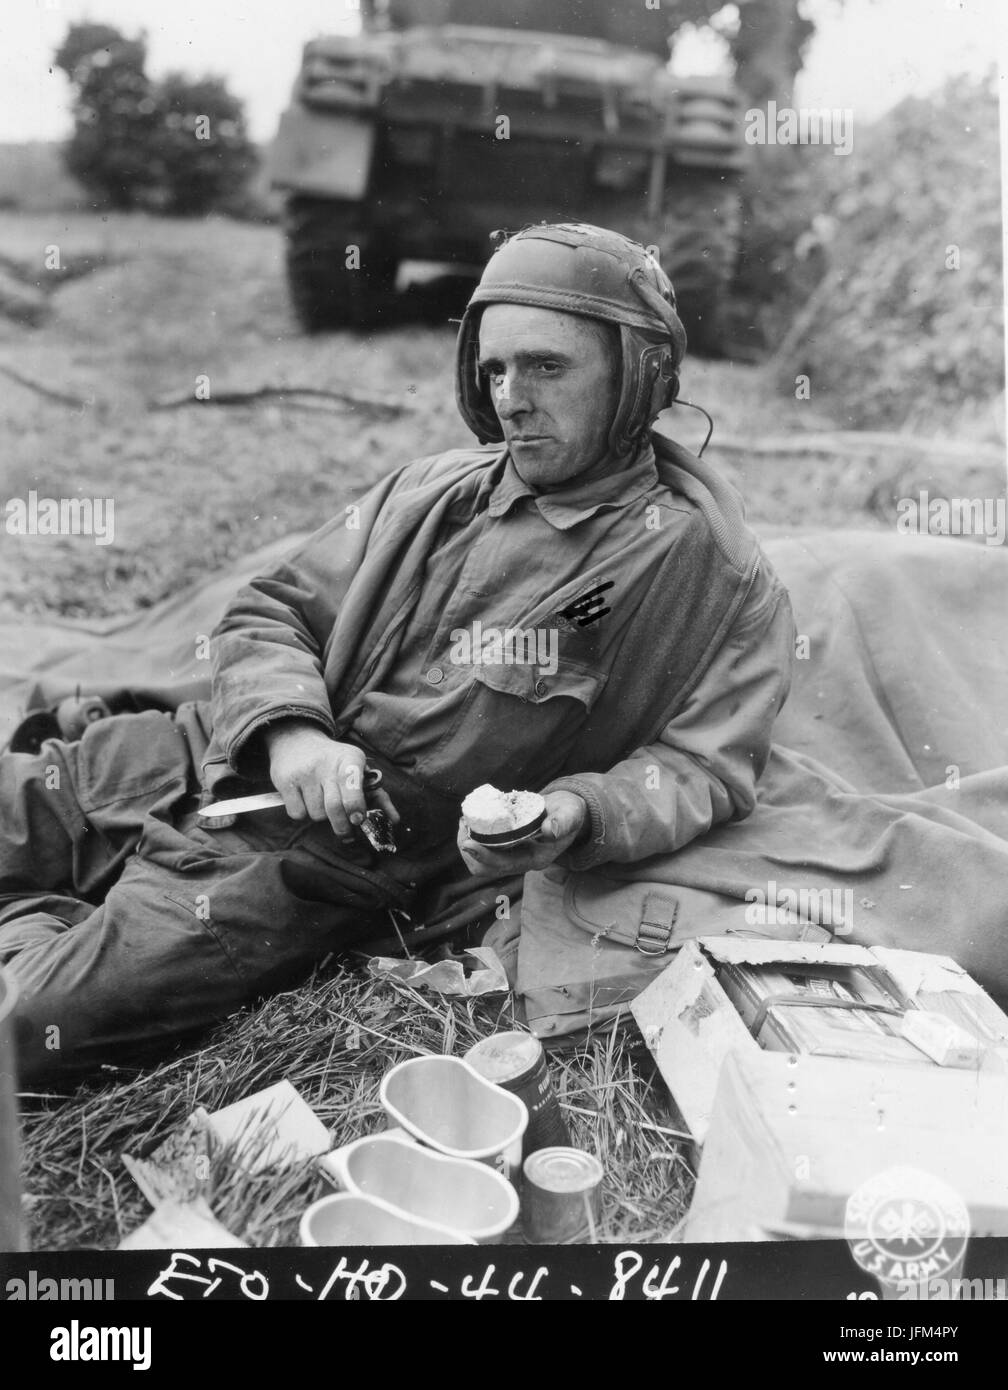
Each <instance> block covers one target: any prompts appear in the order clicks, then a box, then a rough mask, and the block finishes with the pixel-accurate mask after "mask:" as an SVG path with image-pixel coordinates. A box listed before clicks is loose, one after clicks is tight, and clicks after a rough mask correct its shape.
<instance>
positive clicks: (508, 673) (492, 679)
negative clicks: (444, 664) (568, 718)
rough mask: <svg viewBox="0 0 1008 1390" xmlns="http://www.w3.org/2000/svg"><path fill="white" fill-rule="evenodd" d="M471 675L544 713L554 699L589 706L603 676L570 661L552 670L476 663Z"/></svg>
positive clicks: (601, 685) (590, 707) (588, 708)
mask: <svg viewBox="0 0 1008 1390" xmlns="http://www.w3.org/2000/svg"><path fill="white" fill-rule="evenodd" d="M473 675H474V676H475V678H476V679H477V680H478V681H479V682H480V683H481V684H482V685H484V686H486V687H487V688H488V689H490V690H494V691H497V692H498V693H499V694H501V695H511V696H513V697H514V698H515V699H517V700H522V701H524V702H525V703H526V704H528V705H537V706H544V707H545V708H544V713H552V712H553V710H552V709H551V708H550V702H551V701H557V700H576V701H578V702H579V703H580V704H581V705H582V706H583V707H584V709H585V710H586V711H587V710H590V709H592V708H593V706H594V704H595V701H596V700H597V699H598V697H599V695H600V694H601V692H602V688H603V686H604V685H605V676H604V675H602V674H601V673H600V672H598V671H594V670H592V669H591V668H590V667H588V666H582V665H580V664H578V663H576V662H571V661H561V663H560V665H559V666H558V667H557V669H556V670H555V671H552V672H551V671H549V670H542V669H541V668H540V667H538V666H527V665H513V666H512V665H480V666H476V667H475V668H474V670H473ZM553 708H557V707H556V706H554V707H553Z"/></svg>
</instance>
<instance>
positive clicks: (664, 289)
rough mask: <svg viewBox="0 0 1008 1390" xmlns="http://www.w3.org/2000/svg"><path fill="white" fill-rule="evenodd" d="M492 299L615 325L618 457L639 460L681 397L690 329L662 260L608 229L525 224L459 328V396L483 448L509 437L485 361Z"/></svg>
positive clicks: (612, 430) (502, 248) (612, 443)
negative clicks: (655, 426) (482, 343)
mask: <svg viewBox="0 0 1008 1390" xmlns="http://www.w3.org/2000/svg"><path fill="white" fill-rule="evenodd" d="M496 235H497V236H500V235H501V234H500V233H498V234H496ZM487 304H528V305H530V306H531V307H533V308H537V309H554V310H558V311H559V312H560V313H564V314H580V315H582V316H583V317H585V318H590V319H596V320H600V321H601V322H603V323H609V324H614V325H615V326H616V328H617V329H618V331H619V337H620V345H621V350H622V362H623V381H622V389H621V391H620V395H619V400H618V402H617V405H616V411H615V414H614V416H613V420H612V423H611V425H610V427H609V449H608V452H609V455H610V457H612V458H613V459H625V458H631V457H633V455H634V454H636V453H637V451H638V450H639V448H640V447H641V444H642V443H643V442H645V440H646V438H647V432H648V430H649V427H650V426H651V424H652V423H653V421H654V420H655V419H656V417H657V416H658V414H659V413H660V412H661V411H662V410H664V409H665V408H666V407H667V406H669V405H671V404H672V402H673V401H674V400H675V398H676V396H677V395H678V394H679V367H680V364H681V362H682V360H683V357H684V355H685V353H686V332H685V329H684V328H683V326H682V323H681V322H680V320H679V315H678V313H677V312H676V298H675V291H674V290H673V288H672V282H671V281H670V280H669V278H668V276H667V275H666V274H665V272H664V271H663V270H662V268H661V266H660V265H659V264H658V263H657V261H655V260H654V259H653V257H651V256H649V255H648V253H647V251H645V249H644V247H643V246H641V245H639V244H638V243H637V242H635V241H631V240H630V239H629V237H625V236H622V235H621V234H620V233H619V232H611V231H607V230H606V229H605V228H603V227H593V226H590V225H588V224H586V223H571V222H562V223H555V224H546V223H543V224H541V225H538V226H531V227H525V228H523V229H522V231H520V232H516V233H515V234H514V235H513V236H511V237H508V238H507V239H506V240H505V241H503V243H502V244H501V245H499V247H498V249H497V250H496V251H495V252H494V254H493V255H492V256H491V257H490V260H489V261H488V262H487V266H486V269H485V270H484V272H483V277H482V279H481V280H480V283H479V285H478V286H477V287H476V290H475V291H474V293H473V295H472V298H471V299H470V300H469V304H468V306H467V308H466V311H465V314H464V315H463V317H462V323H461V327H460V328H459V334H458V340H457V344H456V350H455V399H456V402H457V403H458V408H459V411H460V413H461V415H462V418H463V419H464V420H465V422H466V424H467V425H468V426H469V428H470V429H471V430H472V431H473V433H474V434H475V435H476V437H477V438H478V439H479V441H480V443H481V444H486V443H490V442H493V443H498V442H500V441H502V440H503V438H504V434H503V431H502V429H501V426H500V421H499V420H498V419H497V414H496V412H495V410H494V408H493V403H492V400H491V397H490V389H489V383H488V382H487V380H486V378H485V377H484V376H483V375H482V373H481V372H480V370H479V365H478V358H479V323H480V318H481V316H482V313H483V309H484V307H485V306H486V305H487Z"/></svg>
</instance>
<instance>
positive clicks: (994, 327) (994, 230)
mask: <svg viewBox="0 0 1008 1390" xmlns="http://www.w3.org/2000/svg"><path fill="white" fill-rule="evenodd" d="M757 153H758V158H757V159H755V160H754V161H753V166H752V168H751V170H750V173H749V175H748V178H747V189H746V195H745V197H746V224H745V233H744V236H745V243H744V246H743V250H742V256H741V260H740V265H739V272H738V277H737V281H736V287H735V288H736V291H737V295H738V299H739V304H740V305H741V306H742V311H743V312H744V313H745V314H746V315H747V316H748V318H749V319H750V320H751V321H755V322H756V323H757V324H758V326H759V330H760V333H761V336H762V339H763V342H764V343H765V345H766V347H767V348H768V349H769V350H770V351H771V352H773V351H774V349H775V348H776V347H778V346H779V344H780V343H781V341H782V339H783V340H786V350H785V352H784V353H783V354H782V356H781V359H780V362H779V367H780V378H781V380H780V384H781V386H782V388H783V387H784V386H786V385H787V386H789V387H790V388H791V389H793V385H794V377H795V375H796V374H797V373H800V372H804V373H807V374H808V375H809V376H810V377H811V379H812V382H813V389H815V383H816V382H818V383H820V386H821V388H822V389H823V390H825V391H828V392H829V393H830V394H832V395H834V396H835V397H836V398H837V403H840V400H841V399H842V406H843V414H844V417H845V419H846V420H847V421H848V422H849V423H851V424H854V425H856V426H859V427H868V428H872V427H895V428H900V427H903V426H906V427H917V428H924V427H926V425H927V424H928V423H929V422H930V421H932V420H934V419H935V418H937V416H938V415H940V414H941V413H942V412H946V413H947V412H948V411H949V410H950V409H951V410H953V411H954V412H955V413H956V415H960V414H965V413H968V412H969V411H970V410H972V409H979V408H981V407H983V406H984V405H986V404H988V403H989V402H990V401H991V400H992V399H994V398H996V397H997V396H998V394H999V393H1000V392H1001V391H1002V390H1003V388H1004V346H1003V326H1002V325H1003V313H1002V303H1003V300H1002V246H1001V190H1000V179H999V168H1000V163H999V158H1000V156H999V148H998V102H997V94H996V90H995V89H994V87H993V84H992V83H991V82H989V81H975V82H970V81H968V80H966V79H963V78H957V79H956V80H955V82H954V83H950V84H949V85H948V87H946V89H945V90H944V91H943V92H942V93H941V94H940V95H939V96H938V97H932V98H929V99H924V98H910V99H908V100H905V101H903V102H901V103H900V105H899V106H897V107H896V108H894V110H893V111H891V112H889V113H888V114H887V115H886V116H884V117H883V118H882V119H881V120H880V121H878V122H876V123H875V124H873V125H871V126H869V127H868V128H867V129H860V128H859V129H858V131H857V137H856V141H855V147H854V151H853V153H852V154H850V155H848V156H844V157H836V156H834V155H832V154H830V153H829V152H828V151H827V150H826V149H825V148H823V147H818V148H817V147H814V146H792V147H784V148H781V147H777V148H776V149H766V150H760V151H758V152H757ZM956 264H958V269H955V268H954V267H955V265H956ZM736 312H737V313H738V312H740V310H739V308H738V307H736Z"/></svg>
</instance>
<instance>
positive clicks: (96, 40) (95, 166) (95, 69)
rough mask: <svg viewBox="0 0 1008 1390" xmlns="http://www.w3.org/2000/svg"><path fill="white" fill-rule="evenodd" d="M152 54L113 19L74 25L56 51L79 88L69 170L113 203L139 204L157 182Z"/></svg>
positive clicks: (58, 62)
mask: <svg viewBox="0 0 1008 1390" xmlns="http://www.w3.org/2000/svg"><path fill="white" fill-rule="evenodd" d="M146 57H147V48H146V43H145V42H144V40H143V39H142V38H140V39H126V38H124V37H123V35H122V34H120V33H119V31H118V30H117V29H112V28H110V27H109V26H108V25H106V24H74V25H71V27H70V29H69V31H68V33H67V36H66V38H65V39H64V41H63V43H62V45H61V46H60V48H59V49H58V50H57V53H56V58H55V61H56V66H57V67H59V68H61V69H62V70H63V71H64V72H65V73H66V75H67V76H68V77H69V79H70V81H71V83H72V84H73V86H74V88H75V89H76V90H75V96H74V107H73V113H74V133H73V136H72V137H71V140H70V143H69V144H68V146H67V147H66V150H65V152H64V157H65V162H66V166H67V169H68V170H69V171H70V173H71V174H73V175H74V177H75V178H77V179H79V180H80V182H81V183H82V184H83V185H84V187H85V188H86V189H88V190H89V191H90V192H92V193H96V194H97V195H98V196H99V198H101V200H102V201H104V202H106V203H109V204H111V206H112V207H114V208H131V207H135V206H136V205H137V203H138V202H140V201H142V195H143V194H144V192H145V191H146V190H149V189H151V188H153V187H154V185H155V184H156V182H157V171H156V170H155V169H154V168H152V166H151V161H150V142H151V139H152V136H153V134H154V132H155V131H156V129H157V126H158V123H159V119H160V117H159V112H158V102H157V97H156V95H155V92H154V90H153V88H152V86H151V83H150V81H149V79H148V78H147V76H146V74H145V72H144V63H145V60H146Z"/></svg>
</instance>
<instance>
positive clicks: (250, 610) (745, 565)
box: [204, 434, 793, 868]
mask: <svg viewBox="0 0 1008 1390" xmlns="http://www.w3.org/2000/svg"><path fill="white" fill-rule="evenodd" d="M654 444H655V465H656V468H657V472H658V477H659V479H660V482H661V483H662V484H663V485H664V487H666V488H668V489H669V490H670V491H671V492H672V493H674V494H675V496H676V499H677V503H678V504H679V505H680V507H685V508H686V509H688V512H689V515H688V518H687V520H686V524H684V525H680V526H678V527H677V528H676V529H675V530H674V532H672V533H670V535H669V537H668V544H667V546H665V548H664V549H662V550H660V551H659V552H658V555H659V559H658V561H657V562H656V564H655V569H654V574H653V580H652V582H651V584H650V586H649V587H648V589H647V591H646V594H645V597H644V599H643V601H642V602H641V603H640V604H639V606H638V607H637V609H636V611H635V612H634V613H633V614H632V615H631V616H630V617H629V618H628V620H627V621H626V623H625V629H624V631H623V633H622V636H621V640H620V642H619V644H618V651H617V652H616V655H615V658H614V659H612V660H611V661H610V663H609V665H608V667H607V669H606V670H604V671H599V672H597V673H595V674H596V676H597V679H596V681H595V689H596V694H595V697H594V698H593V701H592V702H591V706H590V708H585V709H584V711H583V716H582V718H581V719H580V721H579V727H578V728H577V732H576V737H575V738H574V740H573V742H572V743H571V746H570V748H569V750H568V753H567V758H566V763H565V765H564V766H563V767H562V768H561V769H560V772H559V775H558V776H555V777H553V778H551V779H550V781H549V782H548V784H547V785H546V786H545V787H543V788H540V789H542V790H553V789H560V788H566V789H568V790H571V791H574V792H576V793H578V794H579V795H580V796H582V797H583V798H584V800H585V801H586V803H587V805H588V808H589V813H590V817H591V834H590V838H589V840H588V842H587V843H586V844H585V845H583V846H582V847H580V848H578V849H577V850H575V851H572V852H570V853H569V854H568V856H567V858H566V860H565V862H566V863H568V864H569V865H570V866H571V867H573V868H586V867H590V866H592V865H594V864H597V863H604V862H611V861H623V862H629V861H634V860H637V859H641V858H644V857H646V856H648V855H651V854H656V853H661V852H667V851H669V850H671V849H675V848H678V847H679V845H680V844H682V843H684V842H685V841H686V840H688V839H690V838H693V837H694V836H695V835H696V834H698V833H700V831H702V830H703V829H704V828H706V826H707V825H709V824H710V823H712V821H714V820H723V819H726V818H732V817H741V816H745V815H747V814H748V813H749V811H750V810H751V809H752V807H753V805H754V804H755V783H756V780H757V778H758V777H759V775H760V773H761V771H762V769H763V766H764V765H765V763H766V759H767V757H768V755H769V748H770V734H771V727H772V724H773V720H774V718H775V716H776V714H777V712H778V710H779V709H780V707H781V705H782V704H783V702H784V699H785V698H786V695H787V692H788V689H789V686H790V678H791V659H792V657H793V624H792V620H791V613H790V606H789V604H788V600H787V595H786V593H785V592H784V590H783V587H782V586H781V585H780V582H779V580H778V579H777V577H776V575H775V574H774V573H773V571H772V570H771V568H770V567H769V565H768V564H767V562H766V560H765V558H764V557H763V556H762V553H761V551H760V548H759V545H758V543H757V542H756V539H755V537H754V536H753V535H752V533H751V532H750V531H749V529H748V527H747V526H746V525H745V521H744V515H743V512H742V507H741V503H740V500H739V498H738V495H737V493H736V492H735V491H734V489H733V488H731V487H730V486H729V485H728V484H727V483H725V482H724V480H723V479H721V478H719V477H718V475H717V474H716V472H714V470H712V469H711V468H710V467H709V466H708V465H706V464H704V463H703V462H702V460H700V459H697V458H695V457H694V456H693V455H691V454H690V453H688V452H687V451H686V450H685V449H683V448H682V447H681V446H679V445H678V444H675V443H673V442H672V441H670V440H667V439H665V438H664V437H663V436H660V435H658V434H656V435H655V436H654ZM507 458H508V456H507V452H506V450H504V451H502V450H501V448H500V446H484V447H480V448H471V449H459V450H452V451H450V452H447V453H443V454H440V455H437V456H433V457H430V458H424V459H420V460H417V461H415V462H413V463H410V464H407V465H405V466H404V467H402V468H400V469H398V470H396V471H395V472H393V473H391V474H390V475H389V476H387V477H386V478H385V479H383V480H382V481H381V482H380V483H378V484H377V485H376V486H375V487H373V488H372V489H371V490H370V491H369V492H368V493H367V494H366V495H365V496H364V497H363V498H361V499H360V501H359V502H357V503H356V504H355V505H354V506H353V507H348V508H347V510H346V514H345V515H340V516H337V517H336V518H335V519H334V520H333V521H331V522H330V523H329V524H328V525H327V526H325V527H323V528H322V529H321V530H320V531H318V532H317V533H316V534H315V535H314V536H313V537H311V538H310V539H309V540H308V542H307V543H306V544H305V545H304V546H303V547H302V548H301V549H300V550H299V551H298V552H297V553H296V554H295V555H293V556H292V557H291V558H290V559H289V560H288V561H285V562H284V563H282V564H280V565H278V566H276V567H275V568H274V569H273V570H271V571H270V572H269V573H267V574H265V575H262V576H260V577H259V578H257V579H255V580H254V581H252V583H251V584H250V585H248V586H246V587H245V588H244V589H242V590H241V591H240V593H239V594H238V595H237V597H236V599H235V600H234V602H233V603H232V604H231V605H230V607H229V608H228V610H227V612H226V613H225V615H224V617H223V619H222V621H221V622H220V624H219V625H218V627H217V628H216V630H215V632H214V637H213V643H212V658H213V660H212V667H213V738H212V740H211V746H210V749H209V750H208V753H207V757H206V760H205V763H204V775H205V779H206V782H207V785H208V786H209V787H210V788H211V789H212V788H214V787H215V786H218V785H219V784H220V783H221V781H222V779H224V778H229V779H233V778H234V777H235V776H238V777H240V778H244V779H247V780H250V781H258V782H260V783H261V781H262V780H263V778H264V775H265V771H266V769H265V768H264V765H263V762H262V759H261V744H260V739H259V738H258V737H257V736H258V735H260V734H261V732H262V730H263V729H264V728H265V727H266V726H267V725H269V724H271V723H275V722H276V721H278V720H282V719H288V718H298V719H305V720H309V721H312V722H315V723H317V724H319V725H320V727H322V728H323V729H325V730H326V731H327V732H328V733H329V734H331V735H332V736H333V737H334V738H346V739H348V741H353V727H352V723H353V711H354V709H355V708H359V702H360V699H361V697H362V695H364V694H366V693H367V692H368V691H370V690H381V689H382V688H383V683H387V682H388V681H389V679H390V675H391V673H392V672H393V671H394V670H395V663H396V660H397V653H398V648H399V642H400V641H401V637H402V632H403V629H404V625H405V624H406V623H407V621H408V620H409V617H410V614H411V613H412V612H413V610H414V608H415V606H416V603H417V600H418V597H419V596H420V594H421V593H422V590H423V585H424V576H425V568H426V565H427V562H428V559H429V557H430V555H431V554H432V552H433V550H434V548H435V545H436V542H437V540H438V537H439V535H441V534H442V526H443V524H444V522H445V520H446V518H447V517H448V516H449V515H451V517H452V518H453V519H455V520H456V521H457V520H458V518H459V517H460V516H461V517H462V518H463V520H464V519H465V517H466V515H467V514H469V515H475V509H476V507H477V506H478V505H485V499H486V495H487V488H488V483H490V484H492V483H493V481H494V480H495V479H499V478H500V477H501V475H502V472H503V470H504V468H505V466H506V464H507ZM571 598H572V595H571V594H570V593H566V592H559V593H547V594H543V595H542V597H541V599H540V601H539V602H538V605H537V606H534V607H533V608H532V609H530V611H528V612H527V613H525V614H524V615H523V623H524V625H525V626H526V627H528V628H535V627H537V626H539V625H542V624H546V623H548V622H549V621H550V620H551V615H555V613H556V611H557V609H558V607H562V606H563V605H564V603H565V602H569V601H570V599H571ZM727 648H735V649H736V650H737V651H738V652H740V653H742V654H743V655H744V656H745V658H746V660H748V662H749V667H748V669H747V671H746V674H745V678H744V680H743V681H742V682H741V684H740V691H741V693H740V695H739V700H736V701H734V702H733V706H732V712H733V716H734V714H735V713H736V711H737V706H738V704H739V702H740V701H748V702H749V705H750V706H751V708H750V709H747V710H746V711H745V712H744V713H745V714H747V715H748V717H747V718H745V719H744V721H743V724H744V734H742V735H739V733H738V725H737V723H732V721H731V720H727V719H726V724H725V734H724V739H725V741H729V740H734V741H735V742H739V741H740V742H741V743H742V744H743V745H744V746H742V747H735V748H734V749H733V753H734V755H735V756H734V763H733V767H734V768H737V769H738V771H737V773H736V772H734V771H733V772H732V774H731V775H730V777H729V778H728V780H730V781H731V782H732V785H731V786H729V787H727V788H726V787H725V786H724V785H723V780H722V776H723V774H721V773H720V764H719V762H718V758H717V752H718V750H717V749H716V748H714V747H712V748H711V750H710V758H709V759H708V758H707V757H705V756H697V755H696V754H693V755H691V756H690V757H689V758H685V759H684V758H683V757H682V756H681V755H679V756H678V757H677V756H676V749H675V740H674V724H675V717H676V715H677V713H679V712H681V711H683V710H684V709H685V708H686V707H687V706H688V702H689V701H690V699H691V696H692V695H693V694H694V692H695V691H696V690H697V687H698V686H699V684H700V682H701V681H702V680H703V678H704V676H705V674H706V673H707V672H708V670H709V668H710V667H711V664H712V662H714V661H715V659H716V658H718V656H719V654H723V652H724V651H725V650H726V649H727ZM717 737H718V736H717V732H716V730H715V732H714V733H713V734H712V739H713V740H714V741H715V742H716V741H717ZM656 769H657V773H656ZM715 769H718V770H715ZM419 771H420V773H421V774H422V769H420V770H419ZM663 772H664V773H665V774H666V775H662V774H663ZM698 789H699V790H698ZM700 792H702V794H700ZM698 806H699V808H700V809H699V810H698V809H697V808H698Z"/></svg>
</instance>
